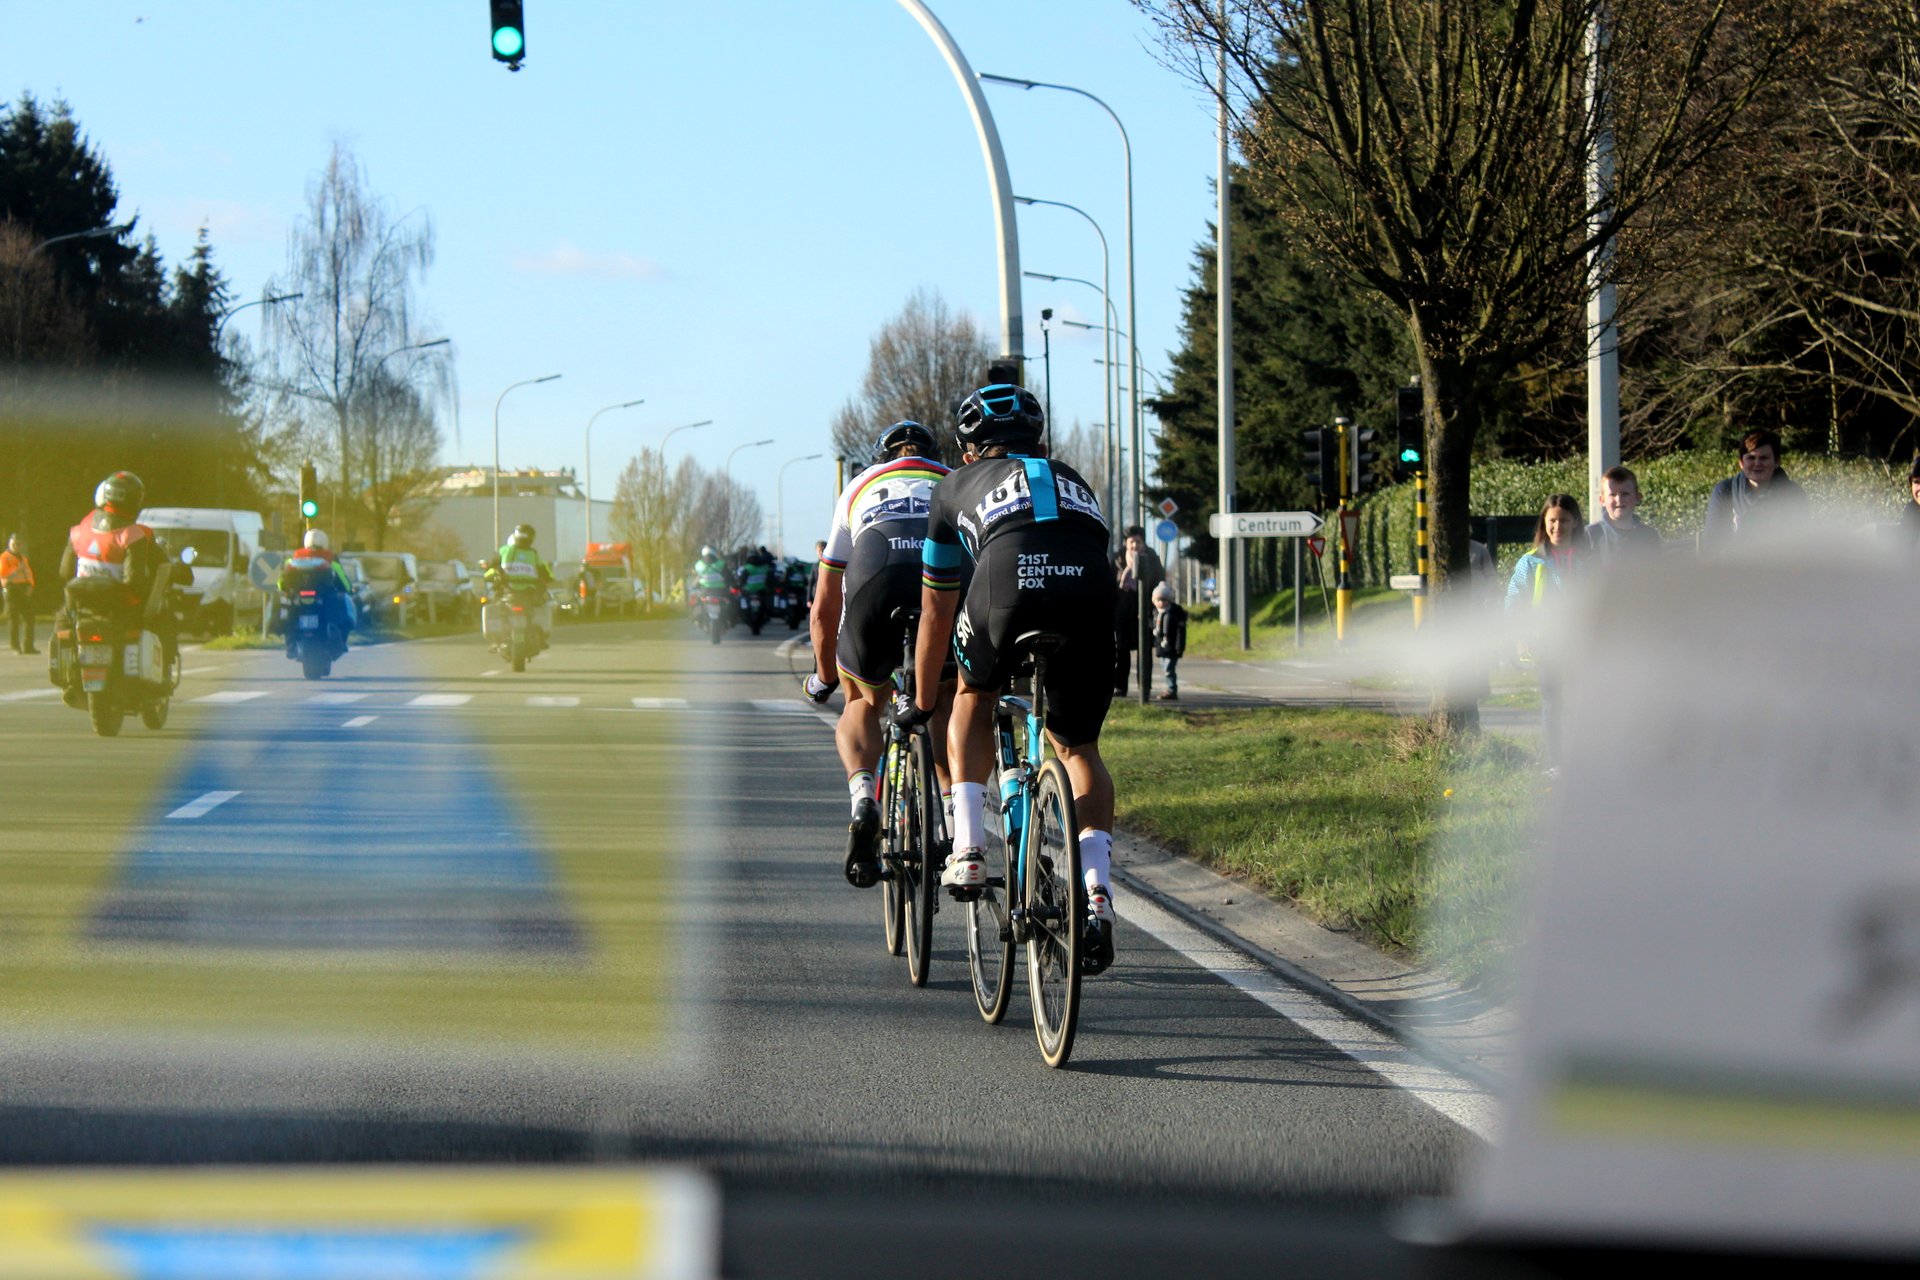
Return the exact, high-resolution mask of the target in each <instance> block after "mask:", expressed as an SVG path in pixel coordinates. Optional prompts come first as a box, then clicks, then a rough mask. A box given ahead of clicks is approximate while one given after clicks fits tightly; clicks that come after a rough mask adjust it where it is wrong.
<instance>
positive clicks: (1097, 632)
mask: <svg viewBox="0 0 1920 1280" xmlns="http://www.w3.org/2000/svg"><path fill="white" fill-rule="evenodd" d="M1113 610H1114V585H1113V568H1112V566H1111V565H1110V564H1109V563H1108V562H1107V548H1106V543H1105V542H1104V541H1101V540H1099V539H1096V538H1086V537H1078V536H1062V534H1061V533H1059V532H1056V531H1054V530H1051V529H1046V528H1036V529H1022V530H1017V531H1011V532H1008V533H1006V534H1002V535H1001V536H1000V537H998V538H996V539H994V540H993V541H992V542H990V543H988V544H987V547H986V550H985V552H984V554H983V555H982V557H981V560H980V563H979V564H978V565H977V566H975V568H974V572H973V581H972V583H971V584H969V586H968V587H967V590H966V595H965V598H964V599H963V600H962V601H961V604H960V609H959V612H958V614H957V615H956V617H955V619H954V631H953V648H954V652H955V654H957V655H958V656H959V659H960V678H961V679H962V680H965V681H966V682H967V687H968V688H971V689H991V690H998V689H1003V688H1005V687H1006V685H1007V682H1008V681H1009V680H1011V679H1012V678H1013V675H1014V667H1015V665H1016V658H1015V655H1014V651H1013V648H1014V641H1015V640H1017V639H1018V638H1019V637H1020V635H1021V634H1022V633H1024V632H1028V631H1052V632H1057V633H1059V634H1061V635H1064V636H1065V637H1066V644H1065V646H1064V647H1063V648H1061V650H1060V651H1059V652H1058V653H1056V654H1054V655H1052V656H1051V657H1049V658H1048V659H1047V685H1046V692H1047V729H1048V731H1049V732H1051V733H1052V734H1053V735H1054V737H1056V738H1058V739H1059V740H1060V741H1061V742H1063V743H1065V744H1066V745H1067V746H1070V747H1078V746H1084V745H1086V744H1087V743H1089V742H1096V741H1098V740H1099V737H1100V726H1101V725H1103V724H1105V723H1106V719H1107V707H1108V706H1109V705H1111V704H1112V702H1113V643H1114V640H1113Z"/></svg>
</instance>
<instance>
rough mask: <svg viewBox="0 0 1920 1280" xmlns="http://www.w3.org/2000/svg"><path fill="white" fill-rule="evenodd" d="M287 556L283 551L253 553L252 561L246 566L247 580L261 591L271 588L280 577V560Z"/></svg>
mask: <svg viewBox="0 0 1920 1280" xmlns="http://www.w3.org/2000/svg"><path fill="white" fill-rule="evenodd" d="M286 558H287V553H286V552H284V551H259V552H255V553H254V557H253V563H252V564H250V565H248V566H247V581H249V582H251V583H252V584H253V585H254V586H256V587H258V588H260V589H261V590H262V591H271V590H273V585H274V583H276V582H277V581H279V579H280V562H281V561H283V560H285V559H286Z"/></svg>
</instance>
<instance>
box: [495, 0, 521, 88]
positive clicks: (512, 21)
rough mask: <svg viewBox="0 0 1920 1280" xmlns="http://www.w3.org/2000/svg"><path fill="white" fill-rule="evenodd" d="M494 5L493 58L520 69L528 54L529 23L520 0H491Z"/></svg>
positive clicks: (510, 68) (511, 69) (515, 69)
mask: <svg viewBox="0 0 1920 1280" xmlns="http://www.w3.org/2000/svg"><path fill="white" fill-rule="evenodd" d="M491 3H492V5H493V60H494V61H495V62H504V63H506V64H507V70H509V71H518V70H519V69H520V62H521V59H523V58H525V57H526V56H527V23H526V17H525V15H524V14H523V13H522V12H521V10H522V8H523V6H522V4H521V2H520V0H491Z"/></svg>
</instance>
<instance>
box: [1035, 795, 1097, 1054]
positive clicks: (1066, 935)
mask: <svg viewBox="0 0 1920 1280" xmlns="http://www.w3.org/2000/svg"><path fill="white" fill-rule="evenodd" d="M1025 843H1026V856H1025V864H1024V865H1025V878H1026V885H1025V889H1026V907H1027V927H1028V934H1027V992H1028V995H1029V997H1030V998H1031V999H1032V1002H1033V1034H1034V1038H1035V1039H1036V1040H1038V1041H1039V1042H1040V1056H1041V1058H1042V1059H1044V1060H1045V1062H1046V1064H1047V1065H1048V1066H1050V1067H1057V1066H1060V1065H1061V1064H1062V1063H1064V1062H1066V1060H1067V1056H1068V1055H1069V1054H1071V1053H1072V1052H1073V1033H1074V1030H1075V1027H1076V1026H1077V1024H1078V1023H1079V1020H1080V930H1081V922H1082V919H1083V918H1084V917H1085V915H1086V914H1087V890H1086V886H1085V885H1083V884H1081V882H1080V828H1079V826H1078V823H1077V819H1076V817H1075V815H1074V811H1073V784H1072V783H1071V782H1070V781H1068V779H1067V767H1066V766H1065V765H1063V764H1061V763H1060V762H1059V761H1058V760H1049V761H1047V762H1046V763H1045V764H1043V765H1041V766H1040V779H1039V785H1038V786H1036V787H1035V788H1034V791H1033V809H1032V811H1031V812H1030V813H1029V814H1028V815H1027V834H1026V842H1025Z"/></svg>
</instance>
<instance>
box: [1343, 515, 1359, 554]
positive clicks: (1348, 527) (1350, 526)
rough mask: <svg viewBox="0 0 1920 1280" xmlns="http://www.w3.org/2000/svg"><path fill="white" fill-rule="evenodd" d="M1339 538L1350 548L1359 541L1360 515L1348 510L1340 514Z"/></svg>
mask: <svg viewBox="0 0 1920 1280" xmlns="http://www.w3.org/2000/svg"><path fill="white" fill-rule="evenodd" d="M1340 536H1341V538H1343V539H1344V540H1345V541H1346V544H1347V545H1348V546H1350V547H1351V546H1352V545H1353V544H1354V543H1356V542H1358V541H1360V513H1359V512H1358V511H1351V510H1349V511H1342V512H1341V513H1340Z"/></svg>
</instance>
